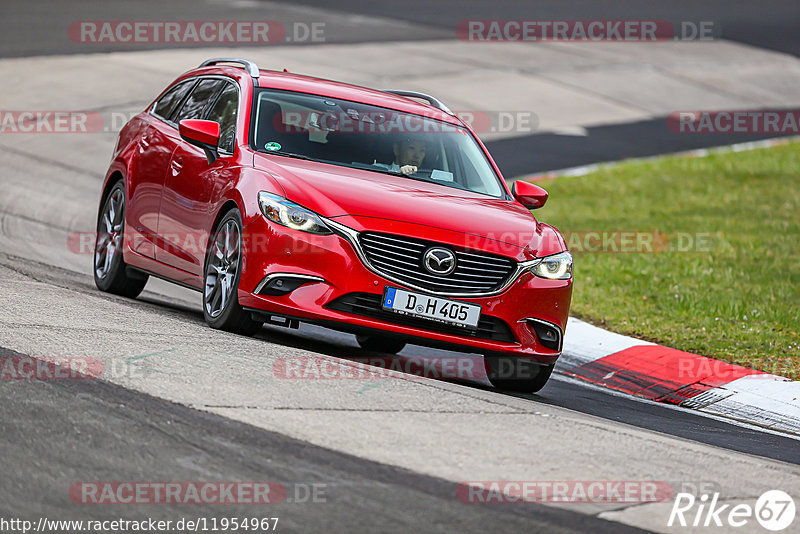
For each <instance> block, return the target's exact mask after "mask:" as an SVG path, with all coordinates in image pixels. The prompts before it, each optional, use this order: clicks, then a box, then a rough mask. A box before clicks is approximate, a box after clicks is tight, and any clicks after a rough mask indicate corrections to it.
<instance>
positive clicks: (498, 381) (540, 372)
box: [483, 355, 555, 393]
mask: <svg viewBox="0 0 800 534" xmlns="http://www.w3.org/2000/svg"><path fill="white" fill-rule="evenodd" d="M483 365H484V368H485V369H486V376H488V377H489V382H491V383H492V386H494V387H495V388H497V389H502V390H504V391H514V392H517V393H536V392H537V391H540V390H541V389H542V388H543V387H544V386H545V384H547V381H548V380H549V379H550V375H551V374H553V368H554V367H555V365H541V364H537V363H534V362H531V361H529V360H527V359H525V358H520V357H518V356H496V355H487V356H484V357H483Z"/></svg>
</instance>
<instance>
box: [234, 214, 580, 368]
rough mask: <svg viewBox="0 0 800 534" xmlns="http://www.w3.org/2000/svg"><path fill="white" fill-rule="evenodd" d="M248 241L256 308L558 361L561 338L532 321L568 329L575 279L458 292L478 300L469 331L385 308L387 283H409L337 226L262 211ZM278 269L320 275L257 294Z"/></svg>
mask: <svg viewBox="0 0 800 534" xmlns="http://www.w3.org/2000/svg"><path fill="white" fill-rule="evenodd" d="M403 226H404V228H408V227H409V225H408V224H404V225H403ZM427 230H428V231H429V230H430V229H427ZM415 233H416V235H417V237H419V236H424V235H426V229H425V227H420V228H419V229H418V232H415ZM243 241H244V243H243V246H244V256H243V261H242V274H241V279H240V281H239V292H238V297H239V303H240V304H241V305H242V306H244V307H245V308H248V309H251V310H253V311H256V310H257V311H259V312H262V313H264V314H265V315H276V316H283V317H290V318H296V319H299V320H301V321H305V322H311V323H316V324H322V325H324V326H329V327H332V328H335V329H339V330H344V331H349V332H356V333H359V332H369V331H380V332H381V333H383V334H388V335H393V336H401V337H405V338H409V341H411V342H413V343H416V344H423V345H431V346H440V347H448V348H454V349H456V350H462V351H465V352H476V353H503V354H514V355H518V356H521V357H527V358H531V359H533V360H536V361H537V362H540V363H543V364H552V363H554V362H555V361H556V359H557V358H558V356H559V355H560V353H561V349H560V343H559V344H558V348H557V349H554V348H548V347H547V346H545V345H543V344H542V341H541V339H540V338H539V337H538V336H537V332H536V329H535V328H534V323H535V322H537V321H538V322H540V324H541V322H544V323H549V324H551V325H554V326H555V327H556V328H557V329H558V330H559V333H560V334H561V335H562V337H563V331H564V327H565V326H566V321H567V317H568V314H569V304H570V299H571V295H572V280H571V279H570V280H547V279H543V278H538V277H536V276H534V275H533V274H531V273H530V272H525V273H523V274H521V275H519V276H517V278H516V279H515V280H513V281H512V282H511V283H510V284H509V285H508V287H506V288H505V289H504V290H503V291H502V292H501V293H499V294H496V295H492V296H486V297H472V298H470V297H461V296H459V297H457V300H461V301H466V302H472V303H475V304H479V305H480V306H481V310H482V316H481V323H480V324H479V327H478V330H477V331H470V330H466V329H459V328H456V327H452V326H445V325H442V324H440V323H435V322H431V321H426V320H424V319H410V318H405V317H403V316H401V315H395V314H392V312H387V311H384V310H382V309H381V308H380V298H381V296H382V295H383V291H384V288H385V287H386V286H392V287H404V286H403V285H402V284H398V283H397V282H393V281H391V280H388V279H386V278H384V277H383V276H381V275H380V274H377V273H375V272H373V271H371V270H370V269H369V268H367V267H366V266H365V264H364V263H363V262H362V260H361V259H360V258H359V256H358V254H357V252H356V250H355V248H354V247H353V245H352V244H351V243H350V242H349V241H348V240H347V239H345V237H343V236H340V235H338V234H333V235H327V236H319V235H313V234H308V233H305V232H300V231H295V230H291V229H288V228H285V227H282V226H278V225H276V224H273V223H271V222H269V221H267V220H266V219H264V218H263V217H259V218H256V219H254V220H253V221H252V222H251V223H250V224H248V225H247V226H246V227H245V228H244V229H243ZM276 273H289V274H294V275H306V276H310V277H317V278H320V279H321V280H308V282H307V283H303V284H302V285H300V286H299V287H297V288H296V289H294V290H293V291H291V292H289V293H288V294H283V295H264V294H257V293H256V289H257V288H259V286H260V285H261V286H262V288H263V285H264V284H263V281H264V279H265V277H267V276H268V275H270V274H276ZM410 290H412V291H418V290H415V289H410ZM444 298H447V297H444ZM454 345H455V346H456V347H454Z"/></svg>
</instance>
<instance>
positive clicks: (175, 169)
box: [170, 158, 183, 176]
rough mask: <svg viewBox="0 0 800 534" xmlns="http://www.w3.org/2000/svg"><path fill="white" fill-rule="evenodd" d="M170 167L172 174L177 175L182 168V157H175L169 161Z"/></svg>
mask: <svg viewBox="0 0 800 534" xmlns="http://www.w3.org/2000/svg"><path fill="white" fill-rule="evenodd" d="M170 167H172V176H178V174H179V173H180V172H181V169H183V158H175V159H173V160H172V163H170Z"/></svg>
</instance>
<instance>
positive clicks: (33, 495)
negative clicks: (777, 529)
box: [0, 348, 642, 533]
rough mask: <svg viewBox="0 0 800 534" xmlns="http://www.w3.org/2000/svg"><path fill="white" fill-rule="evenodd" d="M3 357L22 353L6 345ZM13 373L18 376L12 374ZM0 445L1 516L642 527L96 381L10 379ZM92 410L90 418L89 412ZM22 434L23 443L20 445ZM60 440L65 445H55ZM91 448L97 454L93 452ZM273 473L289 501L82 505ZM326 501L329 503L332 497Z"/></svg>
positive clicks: (330, 527) (404, 526) (301, 526)
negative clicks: (119, 485) (85, 497)
mask: <svg viewBox="0 0 800 534" xmlns="http://www.w3.org/2000/svg"><path fill="white" fill-rule="evenodd" d="M0 355H3V356H21V355H19V354H17V353H13V352H10V351H8V350H5V349H2V348H0ZM9 382H10V383H9ZM3 386H4V387H3V388H2V391H3V399H4V400H3V415H2V417H0V422H1V423H2V428H3V433H2V435H1V436H0V448H2V450H3V451H4V452H3V462H4V464H5V465H7V466H36V469H7V468H6V469H4V472H5V476H4V479H3V484H2V487H1V489H0V517H6V518H9V517H17V518H20V517H21V518H31V519H33V521H34V522H35V521H36V518H38V517H40V516H42V515H45V516H47V517H49V518H50V519H55V518H58V519H60V520H70V519H74V520H85V519H87V518H88V517H91V519H93V520H98V521H103V520H114V519H119V518H122V519H129V520H141V519H142V518H144V517H149V518H153V519H156V520H172V521H177V520H178V519H180V518H190V519H194V518H197V517H207V518H208V517H219V518H222V517H240V518H242V517H270V518H274V517H277V518H279V522H278V526H279V531H282V532H375V533H378V532H451V531H452V529H453V528H454V526H455V525H458V529H459V531H461V532H476V533H482V532H492V531H494V529H495V528H497V527H498V526H499V525H502V526H503V530H504V531H505V532H531V533H537V532H541V533H549V532H566V533H572V532H574V533H580V532H599V533H606V532H607V533H615V532H620V533H626V532H642V531H641V530H639V529H635V528H632V527H628V526H625V525H620V524H618V523H612V522H609V521H604V520H602V519H597V518H594V517H592V516H587V515H583V514H579V513H576V512H570V511H567V510H561V509H557V508H552V507H546V506H543V505H539V504H527V503H526V504H521V505H512V506H507V505H506V506H498V505H491V504H490V505H476V504H468V503H462V502H460V501H458V500H456V499H454V495H455V490H456V484H455V483H453V482H449V481H446V480H441V479H436V478H433V477H429V476H425V475H420V474H417V473H413V472H410V471H408V470H405V469H401V468H397V467H392V466H388V465H383V464H379V463H375V462H370V461H366V460H363V459H361V458H358V457H355V456H351V455H347V454H342V453H339V452H335V451H331V450H328V449H324V448H321V447H317V446H314V445H310V444H308V443H305V442H302V441H298V440H295V439H291V438H288V437H286V436H283V435H281V434H277V433H275V432H270V431H267V430H263V429H259V428H255V427H252V426H250V425H246V424H243V423H238V422H234V421H231V420H229V419H226V418H223V417H219V416H215V415H211V414H207V413H204V412H200V411H197V410H192V409H190V408H185V407H182V406H179V405H176V404H173V403H170V402H167V401H165V400H162V399H158V398H155V397H151V396H149V395H145V394H142V393H137V392H133V391H130V390H127V389H125V388H122V387H119V386H114V385H110V384H108V383H105V382H102V381H97V380H86V381H80V380H65V381H48V382H42V381H26V380H20V381H7V383H6V384H3ZM87 415H90V417H87ZM22 443H24V444H25V446H20V444H22ZM54 443H57V444H58V445H57V446H54ZM89 450H91V451H93V452H92V453H91V457H89V454H88V451H89ZM198 473H201V474H202V475H205V476H214V475H217V476H219V477H220V478H222V479H223V480H240V481H248V480H252V481H271V482H278V483H281V484H283V485H284V486H285V487H286V489H287V495H286V500H285V501H284V502H281V503H276V504H272V505H268V507H267V508H264V506H261V507H258V506H254V505H246V504H232V505H227V504H226V505H215V506H214V505H204V506H200V505H188V506H186V505H180V506H177V505H169V504H157V505H137V506H135V507H132V506H129V507H119V506H108V505H105V506H104V505H95V506H93V507H91V509H90V510H87V509H86V506H91V505H84V507H83V508H80V507H76V506H75V504H74V503H73V502H72V501H71V500H70V498H69V497H68V496H67V492H66V491H64V489H65V488H66V487H69V486H70V485H71V484H72V483H74V481H76V480H83V481H102V480H136V481H166V480H171V481H178V480H196V478H197V476H198ZM323 500H324V502H322V501H323Z"/></svg>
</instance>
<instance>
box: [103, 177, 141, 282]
mask: <svg viewBox="0 0 800 534" xmlns="http://www.w3.org/2000/svg"><path fill="white" fill-rule="evenodd" d="M124 242H125V183H124V182H123V181H122V180H120V181H118V182H117V183H115V184H114V185H113V186H112V187H111V190H109V192H108V194H107V195H106V196H105V198H104V199H103V204H102V205H101V208H100V212H99V213H98V216H97V235H96V236H95V242H94V264H93V267H94V268H93V269H92V270H93V271H94V284H95V285H96V286H97V289H99V290H100V291H105V292H106V293H113V294H114V295H120V296H123V297H129V298H136V297H138V296H139V294H140V293H141V292H142V290H143V289H144V286H145V285H146V284H147V279H148V278H149V277H148V276H147V275H146V274H144V273H139V272H133V271H131V270H130V269H128V268H127V266H126V265H125V261H124V260H123V259H122V247H123V244H124Z"/></svg>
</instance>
